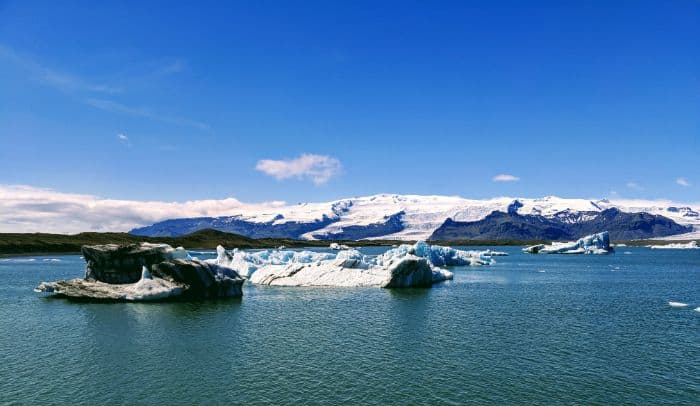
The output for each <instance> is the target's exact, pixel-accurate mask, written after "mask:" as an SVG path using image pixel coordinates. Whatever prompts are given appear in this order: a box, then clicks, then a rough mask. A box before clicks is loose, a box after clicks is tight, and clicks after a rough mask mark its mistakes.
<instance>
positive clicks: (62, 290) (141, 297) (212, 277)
mask: <svg viewBox="0 0 700 406" xmlns="http://www.w3.org/2000/svg"><path fill="white" fill-rule="evenodd" d="M82 254H83V257H84V258H85V261H86V262H87V265H86V270H85V278H83V279H80V278H78V279H71V280H65V281H57V282H42V283H41V284H39V286H37V288H36V289H35V290H36V291H37V292H48V293H54V294H56V295H58V296H63V297H68V298H73V299H86V300H110V301H149V300H173V299H213V298H222V297H234V296H241V294H242V290H241V287H242V285H243V279H242V278H241V277H240V276H239V275H238V273H236V271H234V270H233V269H230V268H226V267H222V266H218V265H216V264H211V263H206V262H203V261H199V260H196V259H193V258H191V257H190V256H189V254H188V253H187V251H185V249H184V248H176V249H174V248H172V247H171V246H169V245H167V244H149V243H140V244H129V245H116V244H107V245H95V246H85V247H83V248H82Z"/></svg>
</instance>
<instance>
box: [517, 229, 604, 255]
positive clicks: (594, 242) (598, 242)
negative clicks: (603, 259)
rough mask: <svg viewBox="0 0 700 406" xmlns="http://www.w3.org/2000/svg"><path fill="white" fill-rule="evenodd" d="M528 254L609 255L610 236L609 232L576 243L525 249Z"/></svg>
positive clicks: (541, 245)
mask: <svg viewBox="0 0 700 406" xmlns="http://www.w3.org/2000/svg"><path fill="white" fill-rule="evenodd" d="M523 252H526V253H528V254H609V253H611V252H613V248H612V247H611V246H610V235H609V234H608V232H607V231H603V232H602V233H598V234H592V235H588V236H585V237H583V238H580V239H578V240H576V241H574V242H555V243H552V244H551V245H545V244H538V245H532V246H529V247H526V248H523Z"/></svg>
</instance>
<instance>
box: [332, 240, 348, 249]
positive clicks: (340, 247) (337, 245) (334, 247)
mask: <svg viewBox="0 0 700 406" xmlns="http://www.w3.org/2000/svg"><path fill="white" fill-rule="evenodd" d="M328 248H330V249H332V250H348V249H350V247H348V246H347V245H345V244H338V243H337V242H332V243H331V245H329V246H328Z"/></svg>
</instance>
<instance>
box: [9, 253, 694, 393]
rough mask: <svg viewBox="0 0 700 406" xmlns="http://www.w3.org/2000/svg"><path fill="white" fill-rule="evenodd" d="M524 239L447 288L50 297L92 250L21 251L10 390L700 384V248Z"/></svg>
mask: <svg viewBox="0 0 700 406" xmlns="http://www.w3.org/2000/svg"><path fill="white" fill-rule="evenodd" d="M499 249H500V248H499ZM366 250H367V251H368V252H373V253H376V252H377V250H378V249H377V248H367V249H366ZM508 251H509V252H511V254H512V255H511V256H509V257H498V258H497V261H498V263H497V264H496V265H494V266H492V267H474V268H457V269H455V279H454V281H451V282H447V283H443V284H439V285H435V286H434V287H433V288H432V289H407V290H382V289H376V288H350V289H335V288H278V287H266V286H253V285H246V286H245V289H244V295H245V296H244V297H243V298H239V299H230V300H222V301H216V302H192V303H154V304H148V303H131V304H125V303H120V304H94V303H72V302H68V301H65V300H59V299H50V298H42V297H40V296H39V295H37V294H35V293H33V292H32V288H33V287H34V286H35V285H36V284H37V283H38V282H39V281H41V280H55V279H62V278H72V277H79V276H82V273H83V266H84V265H83V261H82V260H81V259H80V258H79V257H78V256H63V257H57V256H52V257H36V258H17V259H18V260H21V261H14V260H8V259H7V258H6V259H4V260H2V261H0V279H1V281H2V283H0V334H1V335H2V336H1V338H0V354H2V363H1V364H0V377H2V379H0V403H4V402H6V401H18V402H19V403H27V404H34V403H75V404H95V403H102V404H104V403H121V404H134V403H158V404H192V403H242V402H246V403H263V402H268V403H275V404H279V403H283V404H295V403H296V404H298V403H303V404H307V403H320V404H342V403H348V402H350V403H371V404H388V403H393V404H395V403H399V404H436V403H444V404H463V403H476V404H481V403H486V402H491V403H500V404H510V403H514V402H517V403H547V404H550V403H602V404H611V403H636V404H639V403H674V402H675V403H686V404H693V403H696V402H697V401H698V399H700V313H699V312H697V311H694V310H695V308H697V307H698V306H700V255H699V254H700V253H699V252H696V251H695V250H693V251H670V250H669V251H665V252H658V251H657V252H655V251H651V250H647V249H643V248H627V249H626V251H627V252H630V254H629V255H619V254H618V255H612V256H537V255H525V254H520V253H519V252H518V249H517V248H510V249H508ZM29 259H35V261H28V260H29ZM45 259H58V260H59V261H44V260H45ZM670 301H678V302H683V303H687V304H689V306H687V307H684V308H675V307H672V306H670V305H669V304H668V303H669V302H670Z"/></svg>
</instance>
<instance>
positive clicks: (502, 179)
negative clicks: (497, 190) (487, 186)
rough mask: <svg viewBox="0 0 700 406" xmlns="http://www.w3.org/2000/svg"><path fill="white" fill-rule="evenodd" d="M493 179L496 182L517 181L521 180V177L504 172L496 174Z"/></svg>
mask: <svg viewBox="0 0 700 406" xmlns="http://www.w3.org/2000/svg"><path fill="white" fill-rule="evenodd" d="M492 180H493V181H494V182H517V181H519V180H520V178H519V177H517V176H513V175H509V174H506V173H502V174H500V175H496V176H494V177H493V179H492Z"/></svg>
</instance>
